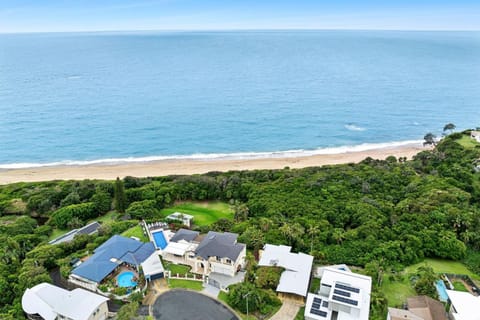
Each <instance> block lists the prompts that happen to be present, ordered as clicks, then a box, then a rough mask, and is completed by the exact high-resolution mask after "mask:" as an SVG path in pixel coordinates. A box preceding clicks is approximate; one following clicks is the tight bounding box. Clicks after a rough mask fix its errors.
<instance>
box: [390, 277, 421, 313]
mask: <svg viewBox="0 0 480 320" xmlns="http://www.w3.org/2000/svg"><path fill="white" fill-rule="evenodd" d="M382 291H383V292H384V293H385V296H386V297H387V301H388V305H389V306H390V307H401V306H402V304H403V303H404V302H405V301H406V300H407V298H408V297H412V296H416V295H417V294H416V292H415V290H414V289H413V287H412V285H411V283H410V277H409V276H408V275H404V277H403V278H402V279H398V280H390V279H389V277H388V275H385V276H384V278H383V282H382Z"/></svg>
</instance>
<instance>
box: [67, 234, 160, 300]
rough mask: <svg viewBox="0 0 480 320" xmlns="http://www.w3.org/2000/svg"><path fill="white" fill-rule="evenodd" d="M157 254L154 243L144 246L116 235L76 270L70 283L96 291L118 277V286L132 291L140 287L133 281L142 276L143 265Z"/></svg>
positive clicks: (144, 244) (70, 277) (70, 278)
mask: <svg viewBox="0 0 480 320" xmlns="http://www.w3.org/2000/svg"><path fill="white" fill-rule="evenodd" d="M154 253H155V247H154V246H153V244H152V243H151V242H148V243H143V242H140V241H138V240H135V239H132V238H127V237H123V236H120V235H114V236H113V237H111V238H110V239H108V240H107V241H106V242H105V243H103V244H102V245H101V246H99V247H98V248H97V249H95V251H94V254H93V255H92V256H91V257H88V258H87V259H86V260H85V261H84V262H82V263H81V264H80V265H79V266H78V267H76V268H75V269H73V271H72V273H71V274H70V276H69V281H70V282H72V283H74V284H76V285H79V286H82V287H84V288H87V289H89V290H92V291H96V290H97V287H98V285H99V284H100V283H101V282H102V281H103V280H104V279H106V278H107V277H110V276H117V278H116V279H117V285H118V286H121V287H132V286H135V285H136V283H135V282H134V281H133V278H135V277H137V276H138V272H139V267H140V265H141V264H142V263H143V262H144V261H145V260H147V258H149V257H151V255H152V254H154ZM117 273H118V274H117Z"/></svg>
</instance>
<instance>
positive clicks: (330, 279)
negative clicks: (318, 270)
mask: <svg viewBox="0 0 480 320" xmlns="http://www.w3.org/2000/svg"><path fill="white" fill-rule="evenodd" d="M371 289H372V279H371V278H370V277H367V276H364V275H360V274H356V273H352V272H349V271H344V270H339V269H334V268H325V269H324V270H323V275H322V279H321V281H320V289H319V291H318V293H317V294H312V293H309V294H308V296H307V302H306V304H305V319H306V320H368V316H369V313H370V292H371Z"/></svg>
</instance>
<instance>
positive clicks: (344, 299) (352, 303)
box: [332, 295, 358, 306]
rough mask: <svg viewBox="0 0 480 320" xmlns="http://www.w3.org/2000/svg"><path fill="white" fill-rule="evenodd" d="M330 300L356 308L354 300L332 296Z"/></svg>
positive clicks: (356, 303) (356, 304) (356, 302)
mask: <svg viewBox="0 0 480 320" xmlns="http://www.w3.org/2000/svg"><path fill="white" fill-rule="evenodd" d="M332 299H333V300H335V301H340V302H343V303H346V304H351V305H353V306H358V301H356V300H352V299H347V298H344V297H340V296H336V295H333V296H332Z"/></svg>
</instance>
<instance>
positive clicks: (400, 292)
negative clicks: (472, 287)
mask: <svg viewBox="0 0 480 320" xmlns="http://www.w3.org/2000/svg"><path fill="white" fill-rule="evenodd" d="M425 263H427V265H429V266H430V267H432V268H433V271H435V272H436V273H438V274H443V273H453V274H465V275H468V276H470V278H472V279H474V280H480V276H478V275H476V274H474V273H473V272H471V271H470V270H468V269H467V267H466V266H465V265H464V264H463V263H461V262H458V261H451V260H443V259H425V260H424V261H423V262H420V263H417V264H414V265H411V266H409V267H407V268H405V270H403V272H402V275H403V277H402V278H401V279H399V280H391V279H389V275H388V274H386V275H385V276H384V278H383V283H382V291H383V292H384V293H385V296H386V297H387V300H388V305H389V306H391V307H395V306H396V307H401V305H402V304H403V302H405V301H406V299H407V298H408V297H410V296H415V295H416V293H415V290H414V289H413V287H412V285H411V283H410V277H411V275H412V274H414V273H415V272H416V271H417V269H418V267H420V266H422V265H424V264H425ZM460 285H462V286H463V284H462V283H460ZM460 285H458V287H459V288H460ZM455 288H457V287H455Z"/></svg>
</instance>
